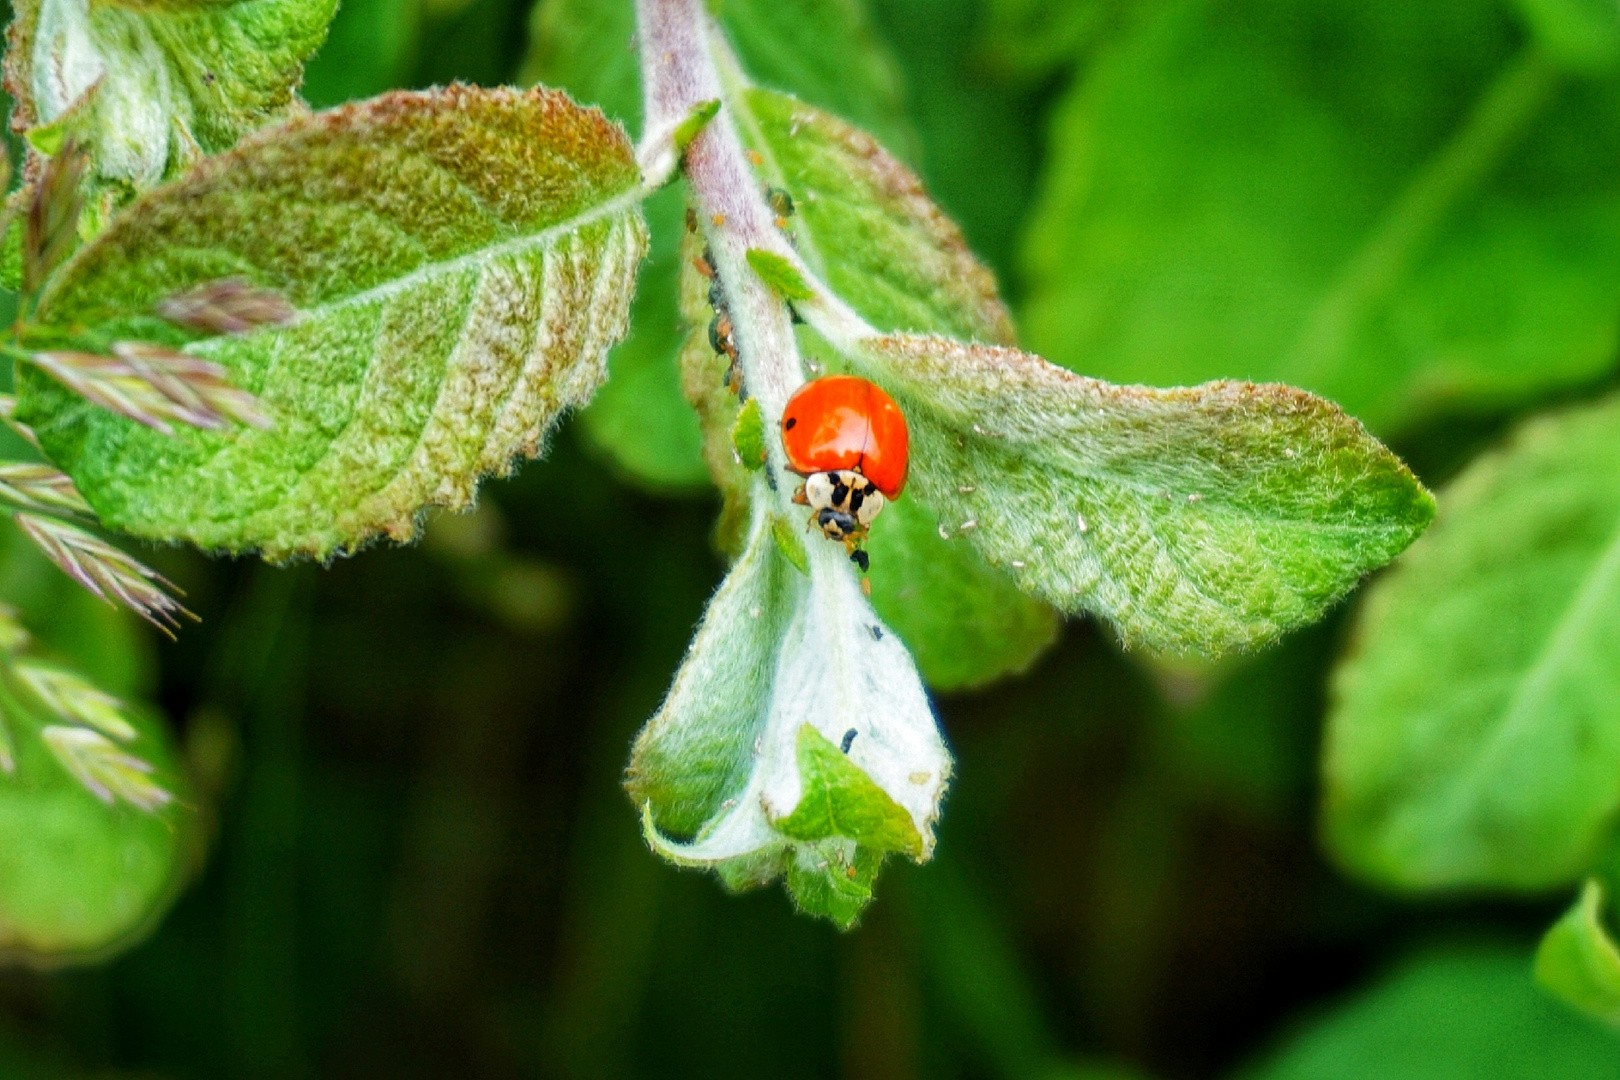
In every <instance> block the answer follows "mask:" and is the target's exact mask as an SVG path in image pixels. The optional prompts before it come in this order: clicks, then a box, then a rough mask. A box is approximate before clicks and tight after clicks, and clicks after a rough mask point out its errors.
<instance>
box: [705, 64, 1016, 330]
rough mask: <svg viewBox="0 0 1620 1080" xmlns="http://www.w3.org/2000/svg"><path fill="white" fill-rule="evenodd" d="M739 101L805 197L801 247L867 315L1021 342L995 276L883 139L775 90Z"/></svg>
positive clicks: (888, 325) (796, 224) (796, 228)
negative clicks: (1014, 335) (894, 155)
mask: <svg viewBox="0 0 1620 1080" xmlns="http://www.w3.org/2000/svg"><path fill="white" fill-rule="evenodd" d="M728 101H729V103H730V105H731V107H732V115H733V117H734V118H735V120H736V122H737V125H738V127H739V128H740V129H741V132H742V136H743V138H744V140H745V141H746V142H747V143H748V145H749V146H750V147H751V148H752V149H753V150H755V151H757V152H758V153H759V154H760V155H761V158H762V161H761V163H760V165H759V171H760V173H761V174H762V175H763V178H764V180H765V182H766V183H768V184H770V185H772V186H775V187H780V188H782V189H784V190H785V191H787V192H788V194H790V195H792V196H793V204H794V206H795V207H796V209H797V212H796V214H795V216H794V217H793V218H791V219H789V232H790V234H791V235H793V236H794V237H795V238H796V240H797V247H798V253H799V255H800V257H802V258H803V259H804V261H805V263H806V264H807V265H808V266H809V267H810V269H811V270H812V271H814V272H815V274H816V275H817V276H818V277H820V278H821V279H822V280H823V281H825V282H826V283H827V284H828V285H829V286H830V287H831V288H832V290H833V291H834V292H835V293H837V294H838V295H839V296H840V297H842V298H843V299H844V301H845V302H846V303H848V304H850V305H851V306H852V307H854V308H855V310H856V311H858V312H860V314H861V316H862V318H864V319H865V320H866V321H867V322H869V323H871V324H872V325H873V326H875V327H877V328H878V329H879V330H885V331H888V330H906V331H912V332H916V333H937V334H946V335H949V336H951V337H956V338H960V339H962V340H964V341H983V342H994V343H999V344H1006V343H1010V342H1011V340H1012V336H1013V332H1012V323H1011V322H1010V321H1009V320H1008V318H1007V311H1006V308H1004V307H1003V306H1002V304H1001V298H1000V297H999V296H998V295H997V292H996V279H995V276H994V275H993V274H991V273H990V271H989V270H987V269H985V268H984V266H983V265H981V264H980V263H979V261H978V260H977V259H975V258H974V257H973V253H972V252H970V251H969V250H968V248H967V244H966V242H964V241H963V239H962V232H961V230H960V229H958V228H957V227H956V226H955V224H953V223H952V222H951V220H950V219H949V218H947V217H946V216H945V215H944V214H943V213H941V212H940V210H939V208H938V207H937V206H935V205H934V204H933V202H932V201H931V200H930V199H929V198H928V194H927V192H926V191H925V190H924V189H923V186H922V182H921V181H920V180H918V179H917V177H916V175H915V174H913V173H912V172H911V171H910V170H909V169H907V168H906V167H905V166H904V165H902V164H901V163H900V162H899V161H897V160H896V159H895V158H894V157H892V156H891V155H890V154H889V153H888V152H887V151H886V150H884V149H883V147H882V146H881V145H879V143H878V142H877V141H876V140H875V139H873V138H872V137H871V136H870V135H868V134H866V133H865V132H864V131H861V130H860V129H858V128H855V127H852V126H850V125H849V124H847V123H845V122H844V121H842V120H840V119H838V118H837V117H835V116H832V115H830V114H829V113H825V112H822V111H821V110H819V109H816V108H813V107H811V106H809V105H806V104H805V103H803V102H801V101H796V100H795V99H793V98H791V97H788V96H787V95H786V94H779V93H776V92H774V91H771V90H760V89H745V90H742V91H740V92H739V93H737V94H734V95H732V96H731V97H729V98H728Z"/></svg>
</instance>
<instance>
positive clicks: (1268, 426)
mask: <svg viewBox="0 0 1620 1080" xmlns="http://www.w3.org/2000/svg"><path fill="white" fill-rule="evenodd" d="M858 360H859V364H858V367H859V369H860V370H861V371H862V373H863V374H865V375H867V376H868V377H870V378H871V379H873V380H874V381H875V382H877V383H879V384H880V385H882V386H883V388H884V389H886V390H887V391H888V392H889V393H890V394H891V395H893V396H894V398H895V400H896V401H898V402H899V403H900V406H901V407H902V408H903V409H904V410H905V412H906V417H907V420H908V423H909V425H910V428H911V446H912V451H911V460H912V471H911V482H910V487H909V488H908V489H907V495H908V498H911V497H914V498H916V499H918V500H919V501H920V502H922V503H923V504H925V505H927V506H928V507H929V508H930V509H932V510H935V511H936V512H938V513H940V514H941V526H942V528H943V529H944V530H945V531H946V532H948V533H951V534H952V535H955V536H959V537H961V538H962V539H964V540H965V541H966V542H968V543H970V544H972V545H973V547H974V548H976V549H977V550H978V551H979V553H980V554H982V555H983V556H984V558H985V559H986V561H988V562H989V563H990V564H991V565H992V566H995V567H997V568H999V569H1000V570H1002V571H1004V572H1005V573H1007V574H1009V575H1010V576H1011V577H1012V578H1013V580H1014V581H1016V582H1017V583H1018V585H1019V586H1020V587H1021V588H1022V589H1024V590H1026V591H1027V592H1030V593H1032V594H1034V595H1036V596H1039V597H1041V598H1042V599H1044V600H1046V601H1048V602H1049V603H1051V604H1053V605H1055V606H1057V607H1059V608H1061V609H1063V610H1064V611H1067V612H1069V613H1071V614H1079V613H1081V612H1091V613H1094V614H1097V615H1100V616H1102V617H1103V618H1105V619H1107V620H1108V621H1109V622H1110V623H1112V624H1113V625H1114V626H1115V628H1116V629H1117V630H1118V632H1119V634H1120V636H1121V638H1122V639H1123V641H1124V642H1125V644H1126V645H1127V646H1141V647H1144V648H1148V649H1151V650H1153V651H1156V652H1165V653H1199V654H1210V655H1214V654H1219V653H1222V652H1226V651H1229V650H1233V649H1248V648H1254V647H1257V646H1259V645H1263V644H1265V643H1266V642H1268V641H1271V640H1272V639H1274V638H1276V637H1277V636H1278V635H1280V634H1282V633H1283V632H1285V631H1287V630H1290V629H1292V628H1294V627H1297V626H1302V625H1304V624H1306V623H1309V622H1312V621H1314V620H1315V619H1317V618H1319V617H1321V615H1322V613H1323V612H1324V611H1325V610H1326V609H1327V607H1328V606H1329V605H1331V604H1332V603H1334V602H1335V601H1336V600H1338V599H1339V598H1340V597H1341V596H1343V595H1344V594H1345V592H1347V591H1348V590H1349V589H1350V588H1351V587H1352V586H1353V585H1355V583H1356V582H1357V581H1358V580H1360V578H1361V576H1362V575H1363V574H1365V573H1367V572H1368V571H1369V570H1372V569H1374V568H1376V567H1378V566H1381V565H1383V564H1384V563H1385V562H1388V561H1389V560H1390V559H1392V558H1394V557H1395V555H1397V554H1398V553H1399V552H1400V551H1401V550H1402V549H1404V548H1405V547H1406V546H1407V545H1408V544H1410V543H1411V542H1412V540H1413V539H1414V538H1415V537H1416V536H1417V535H1418V534H1419V533H1420V532H1422V531H1423V528H1424V527H1425V526H1426V525H1427V524H1428V522H1429V520H1430V518H1431V517H1432V516H1433V513H1434V503H1433V499H1432V498H1431V497H1430V495H1429V494H1428V492H1426V491H1425V490H1424V489H1423V487H1422V486H1421V485H1420V484H1419V483H1418V482H1417V480H1416V479H1414V478H1413V476H1412V474H1411V473H1410V472H1409V471H1408V470H1407V469H1406V467H1405V466H1404V465H1402V464H1401V463H1400V461H1399V460H1398V459H1397V458H1396V457H1395V456H1394V455H1393V454H1391V453H1390V452H1389V451H1388V450H1386V449H1385V448H1384V447H1383V446H1382V445H1381V444H1379V443H1378V442H1377V440H1375V439H1373V438H1372V437H1371V436H1369V435H1368V434H1367V432H1366V431H1365V429H1363V428H1362V426H1361V425H1360V424H1359V423H1357V422H1356V421H1354V420H1352V419H1350V418H1349V417H1347V416H1345V415H1344V414H1343V413H1342V412H1341V411H1339V409H1338V408H1337V407H1336V406H1334V405H1332V404H1330V403H1329V402H1326V401H1323V400H1322V399H1320V398H1316V397H1313V396H1311V395H1310V394H1306V393H1304V392H1303V391H1299V390H1295V389H1293V388H1291V387H1286V386H1275V385H1270V386H1256V385H1253V384H1249V383H1210V384H1207V385H1205V386H1198V387H1190V388H1181V389H1172V390H1156V389H1151V388H1147V387H1120V386H1113V385H1110V384H1108V383H1103V382H1099V381H1097V380H1095V379H1087V378H1083V377H1081V376H1078V375H1075V374H1073V373H1071V372H1068V371H1065V370H1064V369H1062V368H1059V367H1056V366H1054V365H1052V364H1048V363H1046V362H1045V361H1044V360H1041V359H1040V358H1039V357H1036V356H1031V355H1029V354H1027V353H1021V352H1019V351H1017V350H1016V349H1007V348H998V347H994V346H971V345H963V344H961V343H958V342H954V341H948V340H945V339H943V338H929V337H914V336H905V335H897V336H892V337H887V338H874V339H868V340H867V342H866V344H865V348H864V352H863V353H861V354H860V355H859V356H858ZM970 523H971V524H970Z"/></svg>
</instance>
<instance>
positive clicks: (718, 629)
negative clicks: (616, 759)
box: [626, 495, 951, 925]
mask: <svg viewBox="0 0 1620 1080" xmlns="http://www.w3.org/2000/svg"><path fill="white" fill-rule="evenodd" d="M757 498H758V499H763V498H764V496H763V495H761V496H757ZM769 522H770V515H769V514H768V513H767V512H765V511H764V510H763V509H759V510H757V511H756V515H755V519H754V521H753V523H752V527H751V531H750V536H749V541H748V545H747V547H746V549H745V550H744V552H743V554H742V556H741V557H740V558H739V559H738V560H737V562H736V564H735V565H734V566H733V567H732V569H731V572H730V574H728V575H727V577H726V580H725V582H724V583H723V584H722V585H721V587H720V590H719V591H718V592H717V593H716V594H715V596H714V599H713V600H711V601H710V603H709V608H708V611H707V612H706V613H705V614H704V618H703V624H702V626H701V627H700V628H699V630H698V633H697V637H696V638H695V639H694V641H693V643H692V648H691V650H690V652H688V654H687V657H686V660H685V661H684V662H683V663H682V665H681V668H680V671H679V672H677V674H676V676H675V682H674V685H673V686H672V687H671V689H670V692H669V695H668V697H667V698H666V699H665V701H664V704H663V706H662V707H661V708H660V709H659V711H658V713H657V715H655V716H654V717H653V718H652V720H650V721H649V722H648V723H647V726H646V727H645V728H644V729H643V730H642V732H641V734H640V736H639V737H638V738H637V739H636V745H635V749H634V751H633V753H632V756H631V760H630V767H629V770H628V774H627V777H626V786H627V787H628V788H629V791H630V794H631V797H632V798H633V799H635V801H636V803H637V805H638V806H640V807H641V808H642V812H643V820H644V825H645V828H646V832H647V837H648V841H649V842H650V843H651V844H652V845H653V847H654V849H655V850H657V851H658V852H659V853H660V854H662V855H663V856H664V857H666V858H668V859H670V860H671V861H672V862H675V863H677V864H679V865H684V866H701V867H708V868H712V869H714V870H715V871H716V872H717V873H719V874H720V876H721V878H722V880H724V881H725V882H726V883H727V884H728V885H730V886H731V887H733V888H743V887H749V886H754V885H762V884H765V883H767V882H769V881H771V880H773V879H774V878H776V877H778V876H783V875H785V876H786V879H787V884H788V889H789V891H790V892H791V893H792V894H793V896H794V898H795V901H796V902H797V903H798V904H799V905H800V906H801V907H802V908H804V909H805V910H806V911H810V912H812V913H814V914H819V915H824V916H826V917H828V918H831V919H833V920H834V921H835V922H838V923H839V924H841V925H848V924H849V923H850V922H852V921H853V920H854V918H855V916H856V915H857V914H858V912H859V910H860V908H861V906H862V905H863V904H864V903H865V901H866V900H867V899H869V898H870V896H871V883H872V878H873V876H874V874H875V873H876V869H877V865H878V864H879V863H880V862H881V861H882V857H883V855H884V854H886V853H888V852H899V853H903V854H905V855H908V856H910V857H911V858H914V859H918V860H922V859H926V858H927V857H928V856H929V855H930V854H931V853H932V851H933V843H934V841H933V823H934V819H935V817H936V816H937V814H938V812H939V803H940V799H941V798H942V797H943V795H944V790H945V784H946V781H947V780H948V778H949V775H950V769H951V762H950V755H949V754H948V753H947V752H946V750H945V746H944V743H943V741H942V740H941V739H940V736H939V732H938V729H937V727H936V726H935V723H934V718H933V714H932V712H931V710H930V709H929V706H928V700H927V697H926V695H924V693H923V691H922V684H921V682H920V680H919V679H918V677H917V673H916V669H915V668H914V667H913V665H912V663H911V658H910V655H909V654H908V653H907V652H906V649H905V646H904V645H902V644H901V643H900V641H899V640H898V639H897V638H896V637H895V636H894V634H893V633H892V632H891V631H890V630H889V629H888V628H887V627H885V626H884V625H883V624H882V623H881V621H879V619H878V618H877V616H876V614H875V613H874V612H873V611H872V609H871V607H870V606H869V605H868V604H867V602H866V600H865V598H864V597H863V596H862V595H861V592H860V589H859V588H858V587H857V585H856V582H855V578H854V575H852V574H851V573H850V572H849V571H848V568H847V567H845V566H843V565H841V562H842V559H843V553H842V551H841V550H835V549H833V548H832V547H831V546H830V545H815V546H812V547H810V548H808V549H807V552H806V554H807V557H808V559H809V562H810V566H809V571H810V572H809V574H808V576H806V574H805V573H804V572H803V571H801V570H800V569H798V568H795V567H794V566H793V565H792V564H791V563H790V562H789V561H788V559H787V557H786V556H785V555H784V554H783V553H782V552H781V550H780V548H779V546H778V543H777V541H776V540H775V539H774V538H773V536H772V535H771V527H770V524H769ZM676 837H683V838H688V839H687V840H685V841H682V840H678V839H675V838H676Z"/></svg>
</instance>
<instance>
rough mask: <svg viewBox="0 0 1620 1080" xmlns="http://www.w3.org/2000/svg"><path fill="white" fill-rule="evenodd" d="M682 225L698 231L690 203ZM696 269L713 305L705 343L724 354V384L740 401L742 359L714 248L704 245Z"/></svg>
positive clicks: (745, 396)
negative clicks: (733, 330) (716, 264)
mask: <svg viewBox="0 0 1620 1080" xmlns="http://www.w3.org/2000/svg"><path fill="white" fill-rule="evenodd" d="M686 228H687V231H688V232H691V233H696V232H697V231H698V221H697V211H695V210H693V209H692V208H691V207H687V209H686ZM693 265H694V266H695V267H697V271H698V273H700V274H702V275H703V276H704V277H705V278H707V279H708V281H709V307H710V308H712V309H714V317H713V318H712V319H710V320H709V346H710V347H711V348H713V349H714V351H715V352H716V353H718V354H719V355H721V356H724V357H725V358H726V360H727V361H728V363H727V364H726V385H727V386H728V387H730V388H731V392H732V393H733V394H736V395H737V397H738V398H739V399H741V400H743V401H747V400H748V392H747V390H746V389H744V387H743V375H742V361H741V360H740V359H739V357H738V356H737V340H736V337H735V336H734V335H733V333H732V321H731V309H730V308H728V307H726V296H725V290H724V289H723V288H722V287H721V285H720V275H719V274H718V273H716V272H715V269H714V251H713V249H711V248H710V247H709V246H708V245H704V248H703V254H701V255H699V256H698V257H697V258H696V259H694V260H693Z"/></svg>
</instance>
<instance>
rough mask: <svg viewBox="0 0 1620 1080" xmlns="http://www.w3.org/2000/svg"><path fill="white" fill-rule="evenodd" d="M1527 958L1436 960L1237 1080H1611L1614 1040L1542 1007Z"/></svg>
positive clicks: (1479, 954)
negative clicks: (1472, 1079) (1476, 1078)
mask: <svg viewBox="0 0 1620 1080" xmlns="http://www.w3.org/2000/svg"><path fill="white" fill-rule="evenodd" d="M1528 969H1529V963H1528V958H1527V957H1525V956H1524V955H1523V954H1521V953H1519V952H1516V951H1513V950H1508V949H1497V948H1489V947H1478V948H1473V949H1467V950H1463V949H1453V950H1449V951H1437V952H1433V953H1430V954H1428V955H1426V956H1420V957H1417V958H1414V959H1412V960H1409V961H1407V962H1406V963H1404V964H1402V965H1401V966H1400V967H1399V968H1397V969H1396V970H1395V971H1394V972H1392V973H1391V974H1390V975H1388V976H1387V977H1385V978H1384V979H1382V980H1381V981H1380V982H1379V983H1377V984H1376V985H1374V986H1373V987H1372V988H1370V989H1369V990H1367V991H1366V992H1365V993H1363V994H1362V995H1361V996H1360V997H1358V998H1356V999H1354V1000H1352V1001H1350V1002H1348V1003H1347V1004H1346V1005H1344V1006H1342V1007H1341V1008H1340V1009H1338V1010H1337V1011H1336V1012H1334V1013H1331V1014H1329V1015H1328V1016H1327V1017H1325V1018H1323V1019H1321V1020H1318V1021H1316V1022H1315V1023H1314V1024H1312V1025H1311V1026H1310V1027H1308V1028H1307V1029H1305V1031H1303V1032H1302V1033H1301V1034H1300V1035H1298V1036H1296V1037H1295V1038H1293V1039H1292V1040H1290V1041H1289V1042H1288V1043H1287V1044H1285V1045H1284V1046H1283V1047H1282V1048H1281V1049H1280V1050H1279V1051H1278V1052H1277V1053H1276V1054H1274V1055H1273V1056H1272V1057H1271V1058H1270V1060H1269V1061H1268V1062H1266V1063H1265V1064H1263V1065H1261V1066H1258V1067H1256V1068H1251V1069H1244V1070H1241V1071H1239V1072H1238V1074H1237V1076H1238V1080H1370V1078H1373V1077H1376V1078H1377V1080H1465V1078H1473V1077H1481V1078H1483V1077H1489V1078H1490V1080H1555V1078H1556V1080H1565V1078H1568V1080H1575V1078H1577V1077H1578V1078H1579V1080H1615V1078H1617V1077H1620V1053H1617V1052H1616V1050H1617V1044H1616V1042H1615V1039H1614V1036H1613V1035H1611V1034H1610V1033H1609V1032H1606V1031H1604V1030H1602V1029H1601V1028H1599V1027H1598V1026H1597V1025H1595V1024H1593V1023H1592V1022H1590V1021H1588V1020H1586V1019H1584V1018H1582V1017H1579V1016H1576V1015H1574V1014H1572V1013H1570V1012H1569V1011H1567V1010H1565V1009H1561V1008H1559V1006H1558V1005H1557V1004H1556V1003H1554V1002H1552V1001H1549V1000H1547V998H1546V997H1545V996H1544V995H1542V994H1541V993H1539V992H1538V991H1537V990H1536V987H1535V985H1534V983H1532V982H1531V979H1530V973H1529V970H1528Z"/></svg>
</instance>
